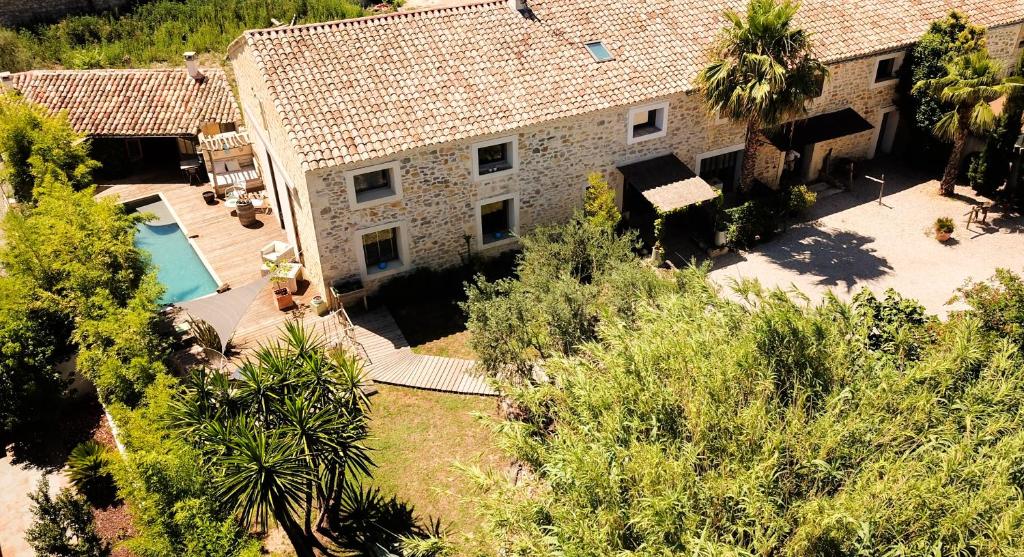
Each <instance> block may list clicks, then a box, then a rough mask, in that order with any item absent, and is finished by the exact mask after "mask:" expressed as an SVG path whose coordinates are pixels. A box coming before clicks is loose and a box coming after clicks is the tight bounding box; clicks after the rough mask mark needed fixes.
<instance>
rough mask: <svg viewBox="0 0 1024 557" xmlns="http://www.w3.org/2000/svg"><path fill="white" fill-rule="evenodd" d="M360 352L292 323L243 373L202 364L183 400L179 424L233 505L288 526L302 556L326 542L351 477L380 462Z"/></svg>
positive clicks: (259, 521)
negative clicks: (331, 344) (371, 442)
mask: <svg viewBox="0 0 1024 557" xmlns="http://www.w3.org/2000/svg"><path fill="white" fill-rule="evenodd" d="M362 380H363V378H362V369H361V366H360V364H359V362H358V360H356V359H355V358H353V357H350V356H347V355H345V354H343V353H332V352H331V351H330V350H329V349H328V347H327V345H326V343H325V342H324V340H323V339H322V338H320V337H317V336H313V335H310V334H309V333H308V332H307V331H306V330H305V329H303V328H302V326H301V325H299V324H297V323H294V322H293V323H288V324H287V325H286V326H285V331H284V335H283V337H282V340H281V341H278V342H277V343H275V344H272V345H268V346H261V347H260V348H259V349H258V350H257V351H256V353H255V354H254V355H253V357H252V358H250V359H249V360H247V361H246V362H244V363H243V364H242V366H241V367H240V369H239V379H238V380H237V381H235V382H233V383H231V384H228V383H227V381H226V379H225V378H224V376H222V375H220V374H218V373H216V372H210V371H208V370H203V369H200V370H196V371H194V372H193V373H192V374H191V376H190V378H189V379H188V381H187V382H186V388H185V392H184V394H183V395H182V396H180V397H178V399H176V400H175V402H174V405H173V412H172V417H171V420H170V421H171V424H172V425H173V426H174V427H175V428H177V429H178V430H179V431H181V432H182V433H183V434H185V435H186V438H188V439H190V440H191V441H192V442H193V443H194V444H195V445H196V447H197V448H198V449H199V452H200V454H201V455H202V457H203V461H204V464H205V465H206V466H207V467H208V468H209V469H210V471H211V476H212V477H213V479H214V483H215V484H216V485H217V487H218V488H219V493H220V495H221V497H222V498H223V500H224V501H225V503H226V504H228V505H229V506H230V507H231V508H233V509H234V510H235V511H236V512H237V513H238V515H239V517H240V518H241V520H242V522H243V523H244V524H246V525H247V526H248V525H258V526H259V527H260V528H261V529H264V530H265V529H266V528H268V527H269V524H270V522H271V521H273V522H276V523H277V524H279V525H281V528H282V529H283V530H284V531H285V533H286V534H287V535H288V538H289V540H290V541H291V542H292V545H293V546H294V548H295V552H296V554H298V555H300V556H303V557H305V556H311V555H313V550H314V549H315V548H320V549H322V550H323V549H325V547H324V546H323V544H322V543H321V542H320V541H319V540H318V539H317V538H316V536H315V535H314V531H313V530H314V529H313V525H314V521H313V518H314V516H315V513H317V512H319V513H320V514H319V519H318V520H317V521H316V524H317V525H320V524H323V522H324V521H325V519H326V516H327V513H328V512H329V511H330V510H331V509H332V508H333V507H335V506H337V505H338V504H339V502H340V500H341V498H342V493H343V492H344V491H345V490H346V489H347V488H350V487H351V484H352V481H353V478H355V477H360V476H368V475H369V474H370V468H371V467H372V466H373V463H372V462H371V460H370V458H369V453H368V450H367V448H366V447H365V446H364V445H363V440H365V439H366V437H367V434H368V430H367V424H366V419H367V413H368V408H369V403H368V401H367V399H366V396H365V395H364V394H363V392H362V390H361V389H360V385H361V384H362Z"/></svg>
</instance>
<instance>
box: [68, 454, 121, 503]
mask: <svg viewBox="0 0 1024 557" xmlns="http://www.w3.org/2000/svg"><path fill="white" fill-rule="evenodd" d="M110 462H111V459H110V455H109V454H108V452H107V448H106V447H104V446H103V445H101V444H99V443H97V442H96V441H94V440H91V439H90V440H89V441H85V442H83V443H80V444H78V446H76V447H75V448H74V449H72V450H71V454H70V455H68V462H67V466H68V479H69V480H70V481H71V485H73V486H75V489H77V490H78V493H80V494H82V495H83V496H85V498H86V499H89V500H90V501H93V502H96V501H97V500H98V499H100V498H103V497H107V496H110V495H112V492H113V488H114V477H113V475H111V473H110V469H109V468H110Z"/></svg>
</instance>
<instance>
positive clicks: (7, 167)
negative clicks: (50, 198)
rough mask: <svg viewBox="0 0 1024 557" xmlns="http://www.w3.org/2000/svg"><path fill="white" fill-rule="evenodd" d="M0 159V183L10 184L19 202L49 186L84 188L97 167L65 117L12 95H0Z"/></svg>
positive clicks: (81, 138)
mask: <svg viewBox="0 0 1024 557" xmlns="http://www.w3.org/2000/svg"><path fill="white" fill-rule="evenodd" d="M0 159H2V160H3V161H4V164H3V166H0V182H6V183H8V184H10V185H11V188H13V190H14V191H13V194H14V197H15V198H17V199H18V200H19V201H30V200H32V199H33V198H34V197H35V195H36V189H37V188H39V187H41V186H43V185H44V184H46V183H48V182H57V183H65V184H68V185H70V186H71V187H73V188H74V189H82V188H85V187H87V186H89V185H91V178H92V171H93V170H95V169H96V167H97V163H96V161H93V160H92V159H90V158H89V143H88V142H87V141H85V136H83V135H81V134H79V133H78V132H76V131H75V130H74V129H73V128H72V127H71V124H70V123H69V122H68V119H67V116H65V115H59V116H51V115H50V114H49V113H48V112H47V111H46V110H45V109H44V108H42V107H40V106H38V105H34V104H30V103H28V102H25V101H24V100H22V99H21V98H20V97H19V96H17V95H15V94H12V93H7V94H2V93H0Z"/></svg>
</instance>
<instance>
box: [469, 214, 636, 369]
mask: <svg viewBox="0 0 1024 557" xmlns="http://www.w3.org/2000/svg"><path fill="white" fill-rule="evenodd" d="M635 242H636V240H635V237H634V236H633V235H632V234H627V235H624V236H619V235H617V234H616V233H615V231H614V230H612V229H610V228H608V227H607V226H604V225H596V224H594V223H593V222H591V221H590V220H589V219H588V218H587V217H586V216H585V215H583V214H582V213H581V214H577V215H576V216H575V217H574V218H573V219H572V220H571V221H570V222H569V223H567V224H564V225H560V226H549V227H540V228H538V229H536V230H534V231H533V232H532V233H531V234H528V235H526V236H524V237H523V239H522V243H523V253H522V255H521V256H520V258H519V260H518V263H517V265H516V277H515V278H505V279H501V280H497V281H493V282H492V281H488V280H487V279H486V278H484V277H481V276H478V277H476V278H475V279H474V281H473V282H472V283H471V284H470V285H469V286H468V287H467V290H466V292H467V301H466V302H465V303H464V304H463V305H462V307H463V310H464V311H465V312H466V314H467V315H468V316H469V319H468V322H467V327H468V329H469V331H470V332H471V337H470V338H471V343H472V346H473V350H474V351H475V352H476V354H477V355H478V356H479V357H480V360H481V364H482V366H483V368H484V369H486V370H487V372H488V373H489V374H490V375H491V376H492V377H496V378H498V379H500V380H504V381H510V382H524V381H525V382H530V381H532V370H533V366H534V363H535V362H536V360H538V359H543V358H548V357H552V356H557V355H568V354H573V353H575V352H576V350H578V349H579V347H580V346H581V345H583V344H584V343H586V342H589V341H591V340H593V339H594V338H595V335H596V326H597V323H598V322H599V321H600V319H601V310H602V309H609V310H611V309H612V308H614V309H617V310H621V311H622V312H624V313H628V312H630V311H631V310H632V306H631V305H629V304H621V305H618V304H614V303H612V302H609V300H616V299H617V297H618V292H617V290H618V289H619V288H621V289H624V290H632V289H634V288H636V289H637V290H636V291H639V292H643V291H644V290H643V288H644V287H645V286H646V285H647V283H646V282H645V281H642V280H638V281H637V282H636V283H632V282H631V281H630V280H619V279H617V278H616V277H619V276H621V275H622V274H629V276H630V278H637V277H636V276H635V275H634V274H632V271H633V270H634V269H635V268H637V267H639V266H640V265H642V264H641V263H640V262H639V260H638V259H637V258H636V256H635V254H634V253H633V249H634V247H635ZM527 323H529V325H524V324H527Z"/></svg>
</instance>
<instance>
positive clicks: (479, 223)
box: [474, 193, 519, 250]
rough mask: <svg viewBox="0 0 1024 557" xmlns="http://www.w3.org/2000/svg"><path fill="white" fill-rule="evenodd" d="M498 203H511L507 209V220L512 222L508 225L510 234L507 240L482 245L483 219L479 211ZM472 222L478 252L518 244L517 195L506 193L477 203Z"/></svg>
mask: <svg viewBox="0 0 1024 557" xmlns="http://www.w3.org/2000/svg"><path fill="white" fill-rule="evenodd" d="M499 201H511V202H512V203H511V204H510V205H511V207H510V209H509V212H510V214H509V218H510V219H511V221H512V222H510V223H509V232H511V234H510V235H509V237H508V238H504V239H501V240H498V241H496V242H489V243H486V244H485V243H484V219H483V214H481V212H480V211H481V210H483V206H484V205H489V204H491V203H497V202H499ZM474 220H475V221H476V247H477V249H480V250H489V249H493V248H495V247H500V246H507V245H509V244H515V243H517V242H519V237H518V236H519V195H517V194H514V193H507V194H503V195H496V196H494V197H488V198H485V199H481V200H479V201H477V203H476V207H475V210H474Z"/></svg>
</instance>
